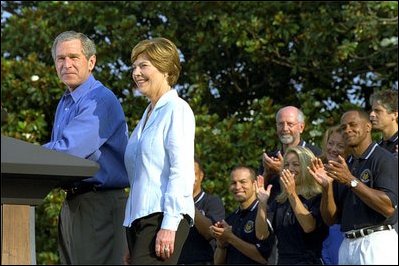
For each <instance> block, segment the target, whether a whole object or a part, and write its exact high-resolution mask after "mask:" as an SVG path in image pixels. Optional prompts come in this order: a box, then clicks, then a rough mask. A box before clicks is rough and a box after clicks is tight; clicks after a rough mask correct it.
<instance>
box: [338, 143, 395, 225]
mask: <svg viewBox="0 0 399 266" xmlns="http://www.w3.org/2000/svg"><path fill="white" fill-rule="evenodd" d="M347 164H348V167H349V169H350V170H351V172H352V175H353V176H355V177H356V178H357V179H358V180H359V181H360V182H362V183H363V184H365V185H366V186H368V187H370V188H374V189H377V190H380V191H383V192H385V193H386V194H387V196H388V197H389V199H390V200H391V202H392V206H393V207H395V208H397V204H398V160H397V158H395V157H394V156H393V155H392V154H391V153H390V152H388V151H387V150H385V149H384V148H381V147H380V146H379V145H378V144H377V143H375V142H373V143H372V144H370V146H369V147H368V148H367V150H366V151H365V152H364V153H363V154H362V155H361V156H360V157H359V158H355V157H354V156H349V157H348V159H347ZM333 188H334V200H335V203H336V204H337V207H338V210H340V213H338V215H339V217H338V219H339V221H340V223H341V228H342V229H341V230H342V231H343V232H346V231H350V230H356V229H359V228H364V227H367V226H374V225H382V224H391V225H392V224H394V223H396V222H397V215H393V216H392V217H389V218H385V217H384V216H383V215H382V214H380V213H378V212H377V211H375V210H373V209H372V208H370V207H369V206H368V205H367V204H366V203H364V202H363V201H362V200H361V199H360V198H359V197H358V196H357V195H356V194H355V193H354V192H352V190H351V188H349V187H348V186H345V185H343V184H339V183H336V182H334V187H333Z"/></svg>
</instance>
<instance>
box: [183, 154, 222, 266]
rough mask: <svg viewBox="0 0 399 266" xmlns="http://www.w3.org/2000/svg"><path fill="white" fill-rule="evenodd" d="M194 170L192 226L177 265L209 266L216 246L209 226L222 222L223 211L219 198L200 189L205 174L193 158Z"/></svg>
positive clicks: (197, 161) (196, 159) (198, 162)
mask: <svg viewBox="0 0 399 266" xmlns="http://www.w3.org/2000/svg"><path fill="white" fill-rule="evenodd" d="M194 170H195V182H194V190H193V197H194V204H195V218H194V226H193V227H191V228H190V232H189V234H188V236H187V239H186V242H184V245H183V249H182V251H181V253H180V257H179V261H178V263H177V264H202V265H211V264H213V253H214V249H215V245H216V244H215V239H214V238H213V237H212V235H211V233H210V231H209V226H211V225H212V224H214V223H215V222H217V221H221V220H223V219H224V216H225V210H224V206H223V202H222V200H221V199H220V197H219V196H217V195H212V194H208V193H206V192H205V191H204V190H203V189H202V181H203V179H204V178H205V172H204V169H203V168H202V165H201V163H200V161H199V160H198V158H194Z"/></svg>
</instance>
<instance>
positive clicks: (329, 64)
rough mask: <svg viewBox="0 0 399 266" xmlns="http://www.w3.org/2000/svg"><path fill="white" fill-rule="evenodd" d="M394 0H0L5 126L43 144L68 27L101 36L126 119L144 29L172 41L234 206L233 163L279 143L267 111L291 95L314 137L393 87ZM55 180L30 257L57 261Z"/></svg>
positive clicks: (212, 162)
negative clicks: (57, 58) (59, 45)
mask: <svg viewBox="0 0 399 266" xmlns="http://www.w3.org/2000/svg"><path fill="white" fill-rule="evenodd" d="M397 5H398V4H397V2H393V1H384V2H370V1H368V2H353V1H352V2H306V1H303V2H302V1H298V2H297V1H291V2H290V1H286V2H277V1H275V2H236V1H234V2H225V1H206V2H201V1H189V2H188V1H183V2H171V1H148V2H147V1H142V2H141V1H135V2H127V1H107V2H97V1H96V2H90V1H85V2H83V1H73V2H72V1H48V2H47V1H42V2H38V1H2V2H1V7H2V9H1V14H2V22H1V92H2V93H1V102H2V106H3V107H4V108H5V109H6V110H7V112H8V119H7V123H4V124H3V123H2V134H4V135H8V136H12V137H15V138H19V139H23V140H26V141H29V142H31V143H36V144H43V143H45V142H46V141H48V139H49V137H50V132H51V127H52V123H53V118H54V112H55V109H56V104H57V102H58V99H59V98H60V97H61V95H62V93H63V91H64V89H65V87H64V85H63V84H61V83H60V81H59V80H58V78H57V76H56V72H55V69H54V64H53V60H52V58H51V45H52V42H53V40H54V38H55V37H56V36H57V35H58V34H59V33H61V32H62V31H65V30H71V29H72V30H76V31H81V32H84V33H86V34H87V35H88V36H89V37H91V38H92V39H94V41H95V42H96V44H97V65H96V68H95V77H96V78H98V79H99V80H101V81H102V82H103V83H104V84H105V85H107V86H108V87H110V88H111V89H112V90H113V91H114V92H115V93H116V94H117V95H118V97H119V98H120V101H121V102H122V106H123V108H124V111H125V113H126V117H127V121H128V125H129V129H130V131H132V130H133V128H134V127H135V125H136V124H137V122H138V121H139V119H140V117H141V115H142V113H143V110H144V108H145V106H146V105H147V100H146V99H145V98H143V97H138V96H136V95H135V94H134V91H133V90H132V81H131V77H130V76H131V68H130V65H131V62H130V53H131V49H132V48H133V47H134V45H135V44H136V43H137V42H138V41H140V40H142V39H145V38H151V37H156V36H163V37H166V38H169V39H171V40H172V41H173V42H175V43H176V45H177V46H178V48H179V49H180V52H181V57H182V66H183V70H182V73H181V76H180V79H179V84H178V86H177V89H178V90H179V93H180V95H181V96H182V97H183V98H185V99H186V100H187V101H188V102H189V103H190V105H191V107H192V108H193V110H194V113H195V116H196V124H197V129H196V153H197V156H198V157H199V158H200V159H201V160H202V161H203V164H204V167H205V170H206V173H207V179H206V180H205V183H204V186H205V188H206V189H207V190H208V191H211V192H213V193H217V194H219V195H221V197H222V198H223V200H224V202H225V206H226V209H227V211H228V212H230V211H231V210H233V208H235V207H236V203H234V201H233V199H232V197H231V194H229V192H228V190H227V188H228V176H229V173H230V170H231V169H232V167H234V166H236V165H237V164H245V165H248V166H251V167H253V168H258V166H259V163H260V157H261V154H262V151H263V150H264V149H271V148H272V147H273V146H274V145H276V137H275V120H274V119H275V117H274V114H275V112H276V111H277V110H278V108H280V107H281V106H284V105H296V106H298V107H300V108H301V109H302V110H303V111H304V113H305V115H306V116H307V128H306V131H305V132H304V135H303V136H304V138H305V139H307V140H310V141H313V142H314V143H315V144H319V142H320V138H321V135H322V134H323V132H324V130H325V128H326V127H328V126H331V125H333V124H336V123H337V122H338V121H339V116H340V114H341V113H342V112H343V111H344V110H345V109H347V108H350V107H351V106H352V105H359V106H361V107H364V108H365V109H368V108H369V105H368V97H369V95H370V94H371V93H372V92H373V91H374V90H378V89H390V88H393V87H394V88H396V89H397V74H398V73H397V72H398V67H397V57H398V53H397V45H398V44H397V41H398V38H397V35H398V28H397V12H398V6H397ZM62 196H63V195H62V192H60V191H58V190H55V191H54V192H53V193H51V194H49V196H48V197H47V198H46V200H45V203H44V204H43V205H41V206H39V207H38V208H37V210H38V211H37V231H36V232H37V253H38V256H37V259H38V263H39V264H52V263H58V256H57V252H56V227H55V225H56V221H57V220H56V219H57V215H58V210H59V206H60V202H61V201H62Z"/></svg>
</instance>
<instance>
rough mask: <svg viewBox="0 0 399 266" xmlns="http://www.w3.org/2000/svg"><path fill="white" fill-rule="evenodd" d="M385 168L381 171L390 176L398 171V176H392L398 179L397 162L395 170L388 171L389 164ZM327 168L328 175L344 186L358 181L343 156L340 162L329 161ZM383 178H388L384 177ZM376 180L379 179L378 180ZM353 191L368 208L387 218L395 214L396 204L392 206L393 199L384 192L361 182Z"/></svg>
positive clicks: (381, 173)
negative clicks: (355, 180)
mask: <svg viewBox="0 0 399 266" xmlns="http://www.w3.org/2000/svg"><path fill="white" fill-rule="evenodd" d="M385 166H386V167H385V168H386V169H385V168H382V167H381V168H382V169H381V171H386V173H387V175H389V174H388V173H391V172H390V171H391V170H394V171H396V175H395V174H394V173H393V172H392V174H391V176H392V177H393V178H396V179H397V161H396V165H395V167H394V168H395V169H388V168H389V166H390V165H389V164H386V165H385ZM391 167H393V165H391ZM326 168H327V174H328V175H329V176H330V177H332V178H334V180H336V181H337V182H339V183H341V184H343V185H346V186H350V185H349V184H350V182H351V181H352V180H354V179H356V177H354V176H353V175H352V173H351V171H350V170H349V168H348V166H347V164H346V162H345V160H344V159H343V158H342V157H341V156H339V159H338V162H335V161H329V164H328V165H327V166H326ZM378 174H379V175H381V176H382V175H384V173H383V172H380V173H378ZM375 178H376V177H375ZM381 178H386V177H383V176H382V177H381ZM376 180H378V179H377V178H376ZM396 185H397V182H396ZM351 190H352V192H353V193H355V194H356V195H357V196H358V197H359V198H360V199H361V200H362V201H363V202H364V203H365V204H366V205H367V206H369V207H370V208H371V209H373V210H374V211H376V212H378V213H380V214H381V215H383V216H385V217H386V218H388V217H391V216H392V215H393V214H394V213H395V207H394V206H393V205H394V204H392V202H391V199H390V198H389V197H388V195H387V193H385V192H384V191H382V190H379V189H375V188H370V187H368V186H367V185H365V184H363V183H362V182H361V181H358V185H357V186H356V187H355V188H351ZM396 197H397V195H396Z"/></svg>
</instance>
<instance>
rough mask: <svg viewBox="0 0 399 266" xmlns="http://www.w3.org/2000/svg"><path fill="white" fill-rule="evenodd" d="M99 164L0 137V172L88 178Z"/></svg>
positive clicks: (96, 169)
mask: <svg viewBox="0 0 399 266" xmlns="http://www.w3.org/2000/svg"><path fill="white" fill-rule="evenodd" d="M98 169H99V165H98V164H97V163H96V162H94V161H90V160H87V159H82V158H79V157H76V156H72V155H69V154H66V153H63V152H58V151H53V150H49V149H46V148H44V147H42V146H39V145H35V144H32V143H28V142H25V141H22V140H18V139H14V138H10V137H6V136H1V173H2V174H26V175H53V176H70V177H72V176H74V177H79V176H81V177H90V176H93V175H94V174H95V173H96V172H97V171H98Z"/></svg>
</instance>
